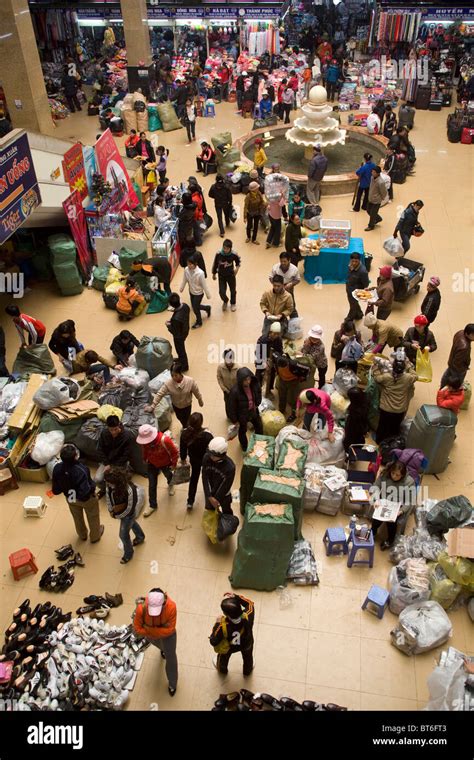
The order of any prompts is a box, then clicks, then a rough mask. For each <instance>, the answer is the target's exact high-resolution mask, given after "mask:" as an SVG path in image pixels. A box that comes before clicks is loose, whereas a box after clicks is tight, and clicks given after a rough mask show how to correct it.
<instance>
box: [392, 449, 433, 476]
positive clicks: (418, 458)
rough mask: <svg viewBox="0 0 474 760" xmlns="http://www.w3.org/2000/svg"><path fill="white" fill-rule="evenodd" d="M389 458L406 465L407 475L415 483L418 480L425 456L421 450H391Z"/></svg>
mask: <svg viewBox="0 0 474 760" xmlns="http://www.w3.org/2000/svg"><path fill="white" fill-rule="evenodd" d="M391 456H392V457H393V458H394V459H396V460H397V461H398V462H401V463H402V464H404V465H406V468H407V471H408V475H410V477H411V478H413V480H414V481H416V480H417V479H418V478H419V475H420V470H421V466H422V463H423V460H424V459H425V455H424V453H423V451H422V450H421V449H392V452H391Z"/></svg>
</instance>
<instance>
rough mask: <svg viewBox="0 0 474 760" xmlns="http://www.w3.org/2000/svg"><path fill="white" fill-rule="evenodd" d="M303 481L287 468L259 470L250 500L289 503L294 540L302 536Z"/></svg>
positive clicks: (266, 502) (254, 501)
mask: <svg viewBox="0 0 474 760" xmlns="http://www.w3.org/2000/svg"><path fill="white" fill-rule="evenodd" d="M304 488H305V481H304V479H303V478H301V477H299V475H295V473H294V472H288V471H287V470H278V471H277V470H260V472H259V473H258V475H257V477H256V479H255V485H254V487H253V491H252V496H251V501H252V503H253V504H256V503H257V502H259V503H261V504H275V503H276V504H291V506H292V508H293V517H294V529H295V535H294V538H295V541H299V540H300V539H301V538H302V537H303V536H302V533H301V525H302V522H303V492H304Z"/></svg>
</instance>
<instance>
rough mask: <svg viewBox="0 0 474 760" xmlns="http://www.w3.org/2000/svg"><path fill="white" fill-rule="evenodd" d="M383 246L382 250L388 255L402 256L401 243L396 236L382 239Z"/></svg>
mask: <svg viewBox="0 0 474 760" xmlns="http://www.w3.org/2000/svg"><path fill="white" fill-rule="evenodd" d="M383 247H384V250H385V251H387V253H388V254H389V255H390V256H394V258H399V257H400V256H403V245H402V244H401V242H400V240H399V239H398V238H396V237H389V238H387V239H386V240H384V243H383Z"/></svg>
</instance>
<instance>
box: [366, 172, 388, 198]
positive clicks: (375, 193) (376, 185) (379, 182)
mask: <svg viewBox="0 0 474 760" xmlns="http://www.w3.org/2000/svg"><path fill="white" fill-rule="evenodd" d="M387 195H388V193H387V188H386V186H385V182H384V181H383V179H382V177H381V176H380V175H379V176H378V177H372V181H371V183H370V187H369V203H373V204H375V205H380V204H381V203H383V201H384V200H385V199H386V198H387Z"/></svg>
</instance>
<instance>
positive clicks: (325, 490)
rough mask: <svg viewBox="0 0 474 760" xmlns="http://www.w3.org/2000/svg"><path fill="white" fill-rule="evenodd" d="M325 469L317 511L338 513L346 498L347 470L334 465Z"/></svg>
mask: <svg viewBox="0 0 474 760" xmlns="http://www.w3.org/2000/svg"><path fill="white" fill-rule="evenodd" d="M324 469H325V471H324V479H323V487H322V490H321V496H320V498H319V503H318V505H317V507H316V512H322V514H324V515H336V514H337V513H338V511H339V509H340V507H341V506H342V501H343V499H344V494H345V490H346V484H347V472H346V471H345V470H343V469H341V468H340V467H334V466H333V465H329V466H328V467H325V468H324Z"/></svg>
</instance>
